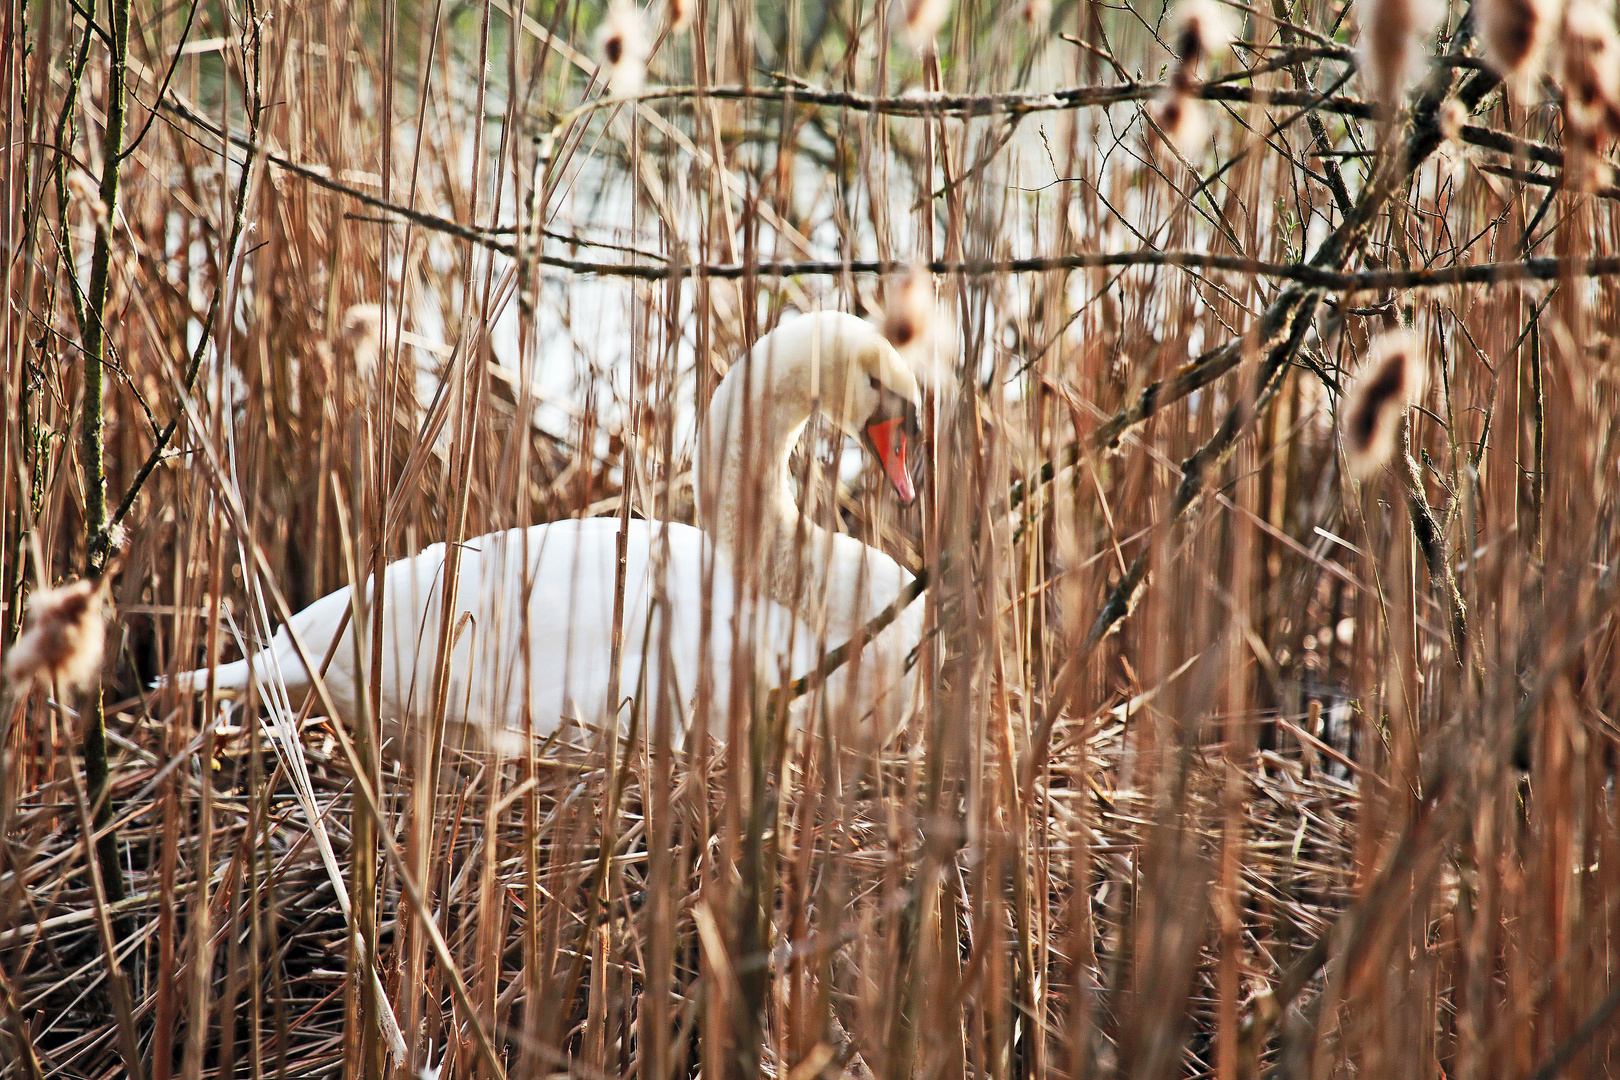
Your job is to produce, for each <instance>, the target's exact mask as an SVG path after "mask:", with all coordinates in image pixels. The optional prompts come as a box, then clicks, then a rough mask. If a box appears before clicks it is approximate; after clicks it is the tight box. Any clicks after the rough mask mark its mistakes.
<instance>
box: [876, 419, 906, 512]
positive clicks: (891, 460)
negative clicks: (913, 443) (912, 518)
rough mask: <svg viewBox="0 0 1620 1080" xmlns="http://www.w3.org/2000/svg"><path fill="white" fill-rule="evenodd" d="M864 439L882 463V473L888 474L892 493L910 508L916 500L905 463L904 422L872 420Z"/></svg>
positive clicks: (899, 420) (897, 420)
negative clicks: (892, 486)
mask: <svg viewBox="0 0 1620 1080" xmlns="http://www.w3.org/2000/svg"><path fill="white" fill-rule="evenodd" d="M866 438H867V440H868V441H869V442H870V443H871V445H872V452H873V453H875V454H877V456H878V460H879V461H881V462H882V463H883V471H884V472H885V473H887V474H888V477H889V483H891V484H893V485H894V493H895V494H896V495H898V496H899V497H900V502H901V504H902V505H904V506H910V505H911V503H912V502H913V500H915V499H916V498H917V490H916V489H915V488H914V487H912V486H911V469H910V467H909V463H908V462H907V461H906V428H905V424H904V422H903V421H902V420H901V419H900V418H899V417H897V416H896V417H890V418H889V419H886V420H874V421H873V422H872V423H870V424H867V425H866Z"/></svg>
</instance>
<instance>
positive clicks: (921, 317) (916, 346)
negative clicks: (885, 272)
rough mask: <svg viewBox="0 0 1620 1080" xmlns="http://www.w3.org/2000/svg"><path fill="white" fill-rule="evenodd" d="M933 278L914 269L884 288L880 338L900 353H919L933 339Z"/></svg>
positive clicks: (898, 276) (886, 284)
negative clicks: (909, 351)
mask: <svg viewBox="0 0 1620 1080" xmlns="http://www.w3.org/2000/svg"><path fill="white" fill-rule="evenodd" d="M936 317H937V312H936V306H935V303H934V276H933V275H932V274H930V273H929V272H928V270H927V268H925V267H922V266H913V267H911V268H910V269H909V270H906V271H903V272H901V273H899V274H896V275H894V276H893V277H891V278H890V279H889V280H888V281H887V282H885V283H884V286H883V336H884V337H886V338H888V339H889V344H891V345H893V346H894V347H895V348H896V349H898V350H900V351H901V352H902V353H903V352H906V351H908V350H922V349H924V348H926V347H927V345H928V343H929V342H930V341H931V340H932V339H933V336H934V322H935V319H936Z"/></svg>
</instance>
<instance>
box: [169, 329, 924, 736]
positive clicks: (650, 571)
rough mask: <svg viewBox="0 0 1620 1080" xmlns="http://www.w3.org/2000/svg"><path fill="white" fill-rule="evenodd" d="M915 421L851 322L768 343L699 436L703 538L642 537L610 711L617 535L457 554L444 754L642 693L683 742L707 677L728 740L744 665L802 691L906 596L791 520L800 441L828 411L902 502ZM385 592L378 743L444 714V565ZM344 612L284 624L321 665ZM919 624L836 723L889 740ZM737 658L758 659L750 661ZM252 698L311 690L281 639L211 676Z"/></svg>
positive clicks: (776, 336)
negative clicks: (833, 651)
mask: <svg viewBox="0 0 1620 1080" xmlns="http://www.w3.org/2000/svg"><path fill="white" fill-rule="evenodd" d="M919 401H920V395H919V390H918V385H917V381H916V378H915V377H914V375H913V373H912V371H911V369H910V367H909V366H908V365H907V364H906V362H905V361H904V360H902V359H901V357H900V355H899V354H898V353H897V352H896V351H895V350H894V348H893V347H892V346H890V344H889V343H888V342H887V341H886V340H885V339H884V338H883V336H882V335H881V334H880V333H879V332H878V331H877V330H876V329H875V328H873V327H872V326H871V325H869V324H868V323H866V322H864V321H862V320H860V319H858V318H855V317H854V316H851V315H846V314H843V313H840V312H822V313H819V314H815V315H805V316H800V317H799V318H796V319H792V320H790V321H788V322H786V323H784V324H782V325H781V326H779V327H778V328H777V329H776V330H774V331H772V332H771V333H769V334H766V335H765V336H764V337H762V338H760V339H759V341H758V342H757V343H756V344H755V346H754V347H753V349H752V350H750V351H749V353H748V354H746V355H745V356H744V357H743V358H742V359H741V360H739V361H738V362H737V363H736V364H734V365H733V366H732V368H731V370H730V371H729V372H728V373H727V375H726V377H725V378H724V379H723V380H722V381H721V383H720V386H719V388H718V389H717V390H716V391H715V395H714V398H713V400H712V401H711V403H710V406H709V410H708V414H707V416H706V418H705V420H704V423H703V427H702V430H701V431H700V433H699V451H698V485H697V486H698V519H699V522H700V524H701V525H702V526H703V528H701V529H698V528H693V527H691V526H689V525H680V524H674V523H656V522H646V521H639V520H638V521H632V522H630V526H629V533H628V537H627V549H628V550H627V562H626V572H625V582H626V587H625V597H624V616H623V623H622V625H623V636H622V642H623V645H622V658H621V666H620V677H619V685H618V688H617V691H616V692H615V693H613V694H611V695H610V693H609V683H610V672H609V660H610V649H611V634H612V625H613V607H614V592H615V588H614V586H615V561H616V558H617V539H618V537H617V533H618V529H619V522H618V521H617V520H616V519H609V518H592V519H585V520H568V521H557V522H552V523H550V524H545V525H536V526H533V527H531V528H528V529H511V530H508V531H506V532H502V533H492V534H490V535H488V536H481V537H477V538H475V539H470V540H468V541H466V542H465V543H464V544H463V545H462V554H461V559H460V578H459V585H458V589H457V597H458V599H459V602H458V604H457V606H456V613H455V616H454V618H453V619H452V626H453V627H455V628H456V629H455V631H454V633H455V634H456V637H455V638H454V642H455V643H454V647H453V649H452V652H451V664H450V672H449V690H448V701H447V705H446V709H445V719H446V738H447V741H449V742H452V743H454V744H457V745H462V746H478V745H484V746H489V745H492V744H495V743H500V744H501V745H502V748H503V749H516V748H518V747H520V746H521V743H520V742H517V741H516V740H517V739H518V738H520V733H521V732H522V731H524V730H525V724H524V721H525V716H524V709H525V706H526V707H527V709H528V712H529V717H530V722H531V723H532V730H533V731H534V732H535V734H537V735H540V736H545V735H548V734H550V733H551V732H553V731H555V730H557V728H558V727H559V725H560V723H561V722H562V720H563V719H564V718H565V717H568V716H572V717H573V718H575V719H577V720H579V721H581V722H583V723H586V724H592V725H605V724H607V723H609V722H610V720H611V719H612V718H613V714H614V713H615V712H617V717H616V719H617V722H618V724H619V725H620V726H621V727H622V726H623V725H624V724H625V723H626V722H627V721H628V717H629V710H628V709H625V708H624V705H625V704H626V703H627V702H629V701H631V700H632V699H635V698H636V697H637V694H638V690H639V691H640V700H641V701H642V702H643V703H644V704H646V705H648V706H649V707H650V706H651V705H652V703H654V702H661V703H663V705H664V706H665V707H674V708H675V713H674V715H675V717H676V722H677V724H679V723H681V722H683V721H684V720H685V719H686V717H687V716H688V715H689V712H690V709H691V707H692V705H693V703H694V701H695V697H696V695H697V694H698V683H699V681H700V680H699V677H700V673H701V672H702V670H703V664H704V663H705V659H706V660H707V663H708V664H709V665H710V667H709V676H710V678H709V680H708V683H709V687H708V692H707V694H706V695H705V700H708V701H710V702H712V706H713V707H712V710H711V711H710V714H709V716H710V724H709V728H710V730H711V731H712V732H714V733H715V734H716V735H717V736H721V737H723V736H724V734H725V732H726V730H727V717H728V715H729V714H728V711H727V710H728V707H729V702H730V699H731V694H732V691H733V682H732V675H733V671H732V668H733V657H734V656H740V655H741V654H742V653H748V654H751V655H752V657H753V662H754V665H755V674H756V676H758V677H759V678H760V679H762V680H763V683H762V684H761V685H763V686H767V687H768V686H772V685H777V684H779V683H780V681H781V679H782V677H783V675H784V674H786V675H788V676H790V677H797V676H799V675H802V674H805V673H806V672H808V671H810V670H812V669H813V668H814V666H815V665H816V663H817V661H818V658H819V657H820V656H822V655H823V648H827V649H830V648H834V647H836V646H837V645H839V644H841V643H842V642H844V641H845V640H847V639H848V638H849V637H850V636H851V635H852V634H853V633H854V632H855V631H856V630H858V629H859V628H860V627H862V626H864V625H865V624H866V623H867V622H868V621H869V620H870V619H871V618H873V617H874V616H876V615H877V614H878V613H880V612H881V611H883V610H884V609H885V608H887V607H889V606H890V605H891V604H892V603H893V602H894V601H895V599H896V598H897V597H898V596H899V595H900V593H901V591H902V590H903V589H905V587H906V586H907V585H908V584H909V583H910V582H911V575H910V574H908V573H907V572H906V571H905V570H904V569H902V568H901V567H900V565H899V564H898V563H896V562H895V561H894V560H893V559H891V558H890V557H889V556H887V555H885V554H883V553H882V552H881V551H879V550H877V549H876V548H873V547H869V546H868V545H866V544H863V543H861V542H860V541H859V540H857V539H855V538H854V537H851V536H848V535H844V534H838V533H833V532H830V531H828V530H824V529H822V528H820V527H818V526H816V525H815V524H813V523H812V522H810V521H809V520H808V519H806V518H804V517H802V516H801V514H800V512H799V508H798V506H797V505H796V503H795V502H794V498H793V489H792V486H791V482H790V476H789V471H788V456H789V454H790V452H791V451H792V450H793V447H794V445H795V444H796V443H797V441H798V439H799V436H800V434H801V432H802V431H803V429H804V426H805V424H806V422H807V421H808V420H809V418H810V416H811V415H812V413H813V412H815V411H817V410H818V409H819V411H820V412H821V413H822V414H823V415H824V416H826V417H827V418H828V419H829V420H831V421H832V423H833V424H834V425H836V426H837V427H838V428H839V429H841V430H842V431H844V432H846V433H849V434H852V435H857V436H859V437H861V438H863V439H864V440H865V442H866V445H867V446H868V448H869V449H870V450H872V452H874V453H875V454H876V455H877V457H878V458H879V460H880V461H881V462H882V464H883V467H884V470H885V472H886V473H887V475H888V477H889V480H890V482H891V483H892V484H893V486H894V488H895V490H896V492H897V494H898V495H899V497H900V498H901V499H902V500H903V501H906V502H909V501H910V500H911V499H912V498H913V496H914V492H913V489H912V480H911V475H910V472H909V461H908V458H907V450H908V439H910V438H913V437H914V436H915V434H916V417H917V408H918V405H919ZM711 541H712V542H711ZM666 545H667V547H666ZM666 551H667V562H666V561H664V560H665V559H666V555H665V552H666ZM384 580H385V587H384V607H383V622H384V626H383V630H384V637H383V645H382V659H383V672H382V680H381V685H382V700H381V702H380V703H379V704H380V710H379V711H380V713H381V715H382V716H383V718H384V720H385V721H389V722H397V723H400V724H404V725H405V726H406V727H409V726H410V725H411V724H412V723H421V722H425V721H427V720H428V719H430V718H431V715H432V712H433V701H432V697H433V686H434V674H435V666H436V663H437V656H438V648H437V642H438V640H439V633H440V625H441V613H442V601H443V592H444V590H443V581H444V545H443V544H434V545H433V546H431V547H429V548H427V549H426V550H424V551H422V552H421V553H420V554H418V555H416V556H414V557H412V558H407V559H402V560H400V561H399V562H396V563H393V564H392V565H391V566H389V567H388V569H387V570H386V572H385V577H384ZM368 589H369V583H368ZM660 596H661V597H662V602H654V601H655V598H657V597H660ZM349 607H350V591H349V589H348V588H343V589H339V590H338V591H337V592H334V593H332V594H330V595H329V596H325V597H323V598H321V599H320V600H317V601H316V602H315V603H313V604H311V605H310V606H309V607H307V608H305V609H304V610H303V611H300V612H298V613H297V614H296V615H294V616H293V617H292V619H291V620H290V623H291V626H292V627H293V628H294V630H295V631H296V632H297V634H298V637H299V639H300V641H301V642H302V644H303V645H304V648H305V650H306V652H307V653H308V654H309V655H310V656H311V657H312V658H313V659H314V660H315V662H316V663H319V659H320V658H321V657H322V656H324V655H325V653H326V651H327V649H328V647H329V646H330V644H331V641H332V638H333V636H334V635H335V634H336V633H337V630H338V628H339V626H340V624H342V623H343V621H344V615H345V613H346V612H347V611H348V609H349ZM790 613H791V614H790ZM922 615H923V612H922V604H921V603H920V602H914V603H912V604H911V605H910V606H909V607H908V608H907V609H906V610H905V611H903V612H902V613H901V615H900V617H899V618H898V619H896V620H895V622H894V623H893V624H892V625H890V626H889V627H888V628H887V629H886V630H885V631H883V633H881V634H880V635H878V636H877V637H876V638H874V639H873V640H872V641H871V642H869V643H867V645H866V646H865V647H864V648H862V649H861V650H860V651H859V652H858V653H857V654H856V655H855V657H854V659H853V660H852V661H851V662H850V663H848V664H846V665H845V667H844V668H841V669H840V670H839V671H837V672H836V673H835V674H834V675H833V677H832V678H831V679H830V680H829V681H828V683H827V687H826V691H825V692H826V694H827V695H828V700H829V702H830V703H831V704H833V705H834V707H835V708H836V709H837V710H838V711H835V712H833V713H831V715H850V714H851V711H852V710H853V713H854V715H857V716H859V717H861V718H864V719H865V721H866V723H867V724H868V725H869V726H870V727H871V728H874V729H876V730H877V731H880V732H881V731H886V730H888V729H889V728H890V727H891V725H892V724H893V722H894V721H896V720H898V719H899V717H900V716H901V714H902V713H903V711H904V710H905V708H906V707H907V704H908V702H909V695H910V692H911V679H910V678H909V677H907V676H906V674H905V661H906V656H907V653H908V652H909V651H910V650H911V649H912V647H913V646H915V645H916V643H917V642H918V641H919V640H920V638H921V631H922ZM705 630H707V633H705ZM352 633H353V631H352V629H350V628H345V629H344V631H343V640H342V641H341V642H339V644H338V646H337V648H336V650H335V651H334V653H333V656H332V661H331V664H330V666H329V667H328V668H327V671H326V673H325V682H326V687H327V690H328V692H329V694H330V696H331V699H332V701H333V703H334V705H335V707H336V709H337V711H338V712H339V713H340V714H342V718H343V719H345V720H348V721H351V722H352V721H353V719H354V718H355V716H356V714H357V713H358V700H359V696H358V689H357V685H356V672H355V664H354V655H355V650H354V647H353V642H352V640H351V639H352ZM739 642H744V643H747V648H744V649H743V650H742V653H739V651H738V649H737V648H736V647H735V646H736V644H737V643H739ZM666 654H667V658H668V663H667V665H666V664H665V663H663V662H662V661H663V658H664V657H665V656H666ZM368 655H369V654H368ZM207 675H208V670H207V669H200V670H197V671H188V672H183V673H181V674H179V675H177V676H175V677H174V679H173V680H172V682H173V684H174V685H176V686H178V687H179V688H181V689H183V690H191V691H197V690H201V689H202V688H203V686H204V685H205V681H206V678H207ZM250 678H257V679H259V680H261V681H269V680H272V679H280V680H283V681H284V682H285V684H286V686H287V688H288V689H289V690H290V691H293V692H294V693H298V692H301V691H303V690H306V689H308V688H309V686H310V678H309V675H308V672H307V671H306V670H305V668H304V666H303V664H302V663H301V662H300V660H299V659H298V653H297V650H296V649H295V648H294V646H293V642H292V640H291V639H290V638H289V636H288V631H287V627H285V626H283V627H282V628H281V629H280V630H278V631H277V632H276V635H275V637H274V638H273V639H272V641H271V643H270V645H269V646H268V647H267V648H265V649H263V650H262V651H260V652H259V653H257V654H256V655H254V656H253V657H252V658H251V660H239V661H237V662H235V663H231V664H221V665H219V666H217V667H216V668H214V680H215V685H216V687H218V688H219V689H220V690H221V692H222V693H224V694H226V695H237V694H240V693H241V692H242V691H244V690H245V689H246V688H247V686H248V683H249V679H250ZM671 679H672V680H673V685H670V683H669V680H671ZM737 685H739V686H741V685H745V684H744V683H743V682H742V681H739V682H738V683H737ZM666 689H667V690H669V691H671V693H669V694H667V695H666V694H665V691H666ZM293 700H294V701H295V702H296V701H297V698H296V697H294V698H293ZM615 706H617V708H615ZM646 715H648V716H650V715H651V713H647V714H646ZM394 730H397V729H394ZM642 730H643V731H646V730H649V728H648V727H647V726H645V725H644V726H643V729H642Z"/></svg>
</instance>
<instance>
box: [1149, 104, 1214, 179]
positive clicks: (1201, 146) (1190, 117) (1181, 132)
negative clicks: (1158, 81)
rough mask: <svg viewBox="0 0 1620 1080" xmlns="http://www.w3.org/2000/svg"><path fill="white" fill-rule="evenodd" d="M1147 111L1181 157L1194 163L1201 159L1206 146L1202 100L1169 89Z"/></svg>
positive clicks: (1205, 119)
mask: <svg viewBox="0 0 1620 1080" xmlns="http://www.w3.org/2000/svg"><path fill="white" fill-rule="evenodd" d="M1148 111H1149V112H1150V113H1151V114H1152V115H1153V122H1154V123H1156V124H1158V125H1159V130H1160V131H1162V132H1164V137H1165V138H1166V139H1168V140H1170V144H1171V145H1172V146H1174V147H1175V148H1176V149H1177V150H1178V151H1180V152H1181V156H1182V157H1184V158H1186V159H1187V160H1188V161H1192V162H1196V161H1198V160H1199V159H1201V158H1202V157H1203V156H1204V150H1205V149H1206V148H1207V147H1208V145H1209V115H1208V113H1206V112H1205V111H1204V102H1203V99H1202V98H1199V97H1196V96H1194V95H1193V94H1192V93H1190V92H1188V91H1186V90H1183V89H1180V88H1178V87H1176V86H1169V87H1166V88H1165V91H1164V93H1162V94H1161V95H1159V97H1157V98H1155V99H1154V100H1153V102H1152V103H1151V104H1150V105H1149V106H1148Z"/></svg>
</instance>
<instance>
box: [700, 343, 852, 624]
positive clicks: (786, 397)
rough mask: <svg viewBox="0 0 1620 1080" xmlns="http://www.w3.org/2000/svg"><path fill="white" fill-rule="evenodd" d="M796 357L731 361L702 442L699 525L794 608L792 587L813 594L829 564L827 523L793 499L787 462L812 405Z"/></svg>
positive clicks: (743, 570) (740, 568)
mask: <svg viewBox="0 0 1620 1080" xmlns="http://www.w3.org/2000/svg"><path fill="white" fill-rule="evenodd" d="M801 376H802V372H800V371H798V370H797V365H794V364H792V363H787V364H781V363H762V362H761V357H760V356H759V354H757V353H756V354H750V355H748V356H746V357H744V358H743V359H742V360H740V361H738V362H737V363H736V364H734V365H733V366H732V368H731V370H730V371H729V372H727V374H726V377H725V378H724V379H722V380H721V382H720V386H719V388H718V389H716V390H715V393H714V397H713V399H712V400H711V401H710V404H709V412H708V415H707V417H706V418H705V420H704V431H703V435H702V438H701V439H700V442H699V460H698V470H697V517H698V524H699V525H700V526H701V527H702V529H703V530H704V532H706V533H707V534H708V535H709V536H710V537H711V538H712V539H713V540H714V542H715V544H716V546H717V547H719V548H720V549H721V550H723V551H724V552H726V553H727V554H728V555H729V556H731V557H732V559H733V562H734V563H735V564H736V566H737V568H738V571H739V573H742V574H743V575H744V576H745V577H752V576H753V568H756V567H757V568H758V570H759V572H760V576H759V579H758V580H759V582H760V585H761V586H762V587H763V589H764V591H765V593H766V594H767V595H769V596H770V597H771V599H773V600H776V601H777V602H779V603H782V604H785V605H787V606H790V607H796V606H797V604H796V598H795V597H794V596H793V595H792V594H793V593H799V594H800V595H814V594H815V593H814V591H813V590H817V589H820V588H823V587H824V585H825V582H824V581H823V580H822V579H824V578H825V576H826V568H825V566H823V565H822V563H823V562H824V558H822V557H818V554H817V553H819V552H822V551H824V550H825V547H826V545H825V540H824V533H825V530H823V529H822V528H821V527H820V526H819V525H816V524H815V523H814V522H811V521H810V520H809V519H807V518H805V517H804V516H803V515H802V514H801V512H800V509H799V505H798V502H797V501H796V500H795V498H794V494H793V484H792V476H791V472H790V469H791V466H790V464H789V462H790V457H791V455H792V453H793V448H794V447H795V446H796V445H798V441H799V437H800V436H801V435H802V434H803V432H804V427H805V424H806V423H808V422H809V419H810V416H811V414H812V412H814V410H815V403H814V399H813V398H812V396H811V395H810V393H809V391H808V387H807V385H806V384H807V382H808V380H805V379H803V378H802V377H801Z"/></svg>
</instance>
